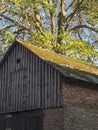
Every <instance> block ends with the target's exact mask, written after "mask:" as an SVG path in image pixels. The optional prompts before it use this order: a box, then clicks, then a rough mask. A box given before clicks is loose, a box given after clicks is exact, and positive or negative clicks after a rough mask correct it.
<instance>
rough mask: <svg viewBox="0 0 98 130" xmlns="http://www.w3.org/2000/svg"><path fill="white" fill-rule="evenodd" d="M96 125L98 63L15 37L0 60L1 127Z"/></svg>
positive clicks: (79, 129) (83, 129) (51, 129)
mask: <svg viewBox="0 0 98 130" xmlns="http://www.w3.org/2000/svg"><path fill="white" fill-rule="evenodd" d="M69 61H71V64H70V62H69ZM77 66H78V67H77ZM81 68H82V70H81ZM97 129H98V68H97V67H93V66H90V65H86V64H84V63H80V62H79V61H78V62H77V61H74V60H71V59H66V58H65V57H64V56H61V55H60V54H55V53H54V52H50V51H48V50H44V49H41V48H38V47H35V46H33V45H31V44H27V43H22V42H19V41H15V42H14V43H13V44H12V45H11V46H10V48H9V49H8V51H7V52H6V54H5V55H4V57H3V59H2V60H1V62H0V130H97Z"/></svg>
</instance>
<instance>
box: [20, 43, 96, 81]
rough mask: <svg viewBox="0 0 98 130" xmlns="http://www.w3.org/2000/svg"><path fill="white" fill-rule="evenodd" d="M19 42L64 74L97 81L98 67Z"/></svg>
mask: <svg viewBox="0 0 98 130" xmlns="http://www.w3.org/2000/svg"><path fill="white" fill-rule="evenodd" d="M19 43H20V44H21V45H23V46H25V47H26V48H27V49H29V50H30V51H32V52H33V53H35V54H36V55H38V56H39V57H40V58H41V59H43V60H45V61H46V62H49V64H52V66H54V67H55V68H56V69H58V70H59V71H60V72H61V73H62V74H63V75H64V76H68V77H72V78H75V79H80V80H84V81H88V82H93V83H98V67H95V66H93V65H89V64H86V63H84V62H81V61H77V60H73V59H71V58H66V57H65V56H64V55H61V54H58V53H55V52H52V51H49V50H47V49H42V48H39V47H37V46H34V45H31V44H28V43H22V42H19Z"/></svg>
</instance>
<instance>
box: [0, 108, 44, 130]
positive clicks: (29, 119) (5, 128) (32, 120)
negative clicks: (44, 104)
mask: <svg viewBox="0 0 98 130" xmlns="http://www.w3.org/2000/svg"><path fill="white" fill-rule="evenodd" d="M0 130H43V112H42V111H40V110H36V111H27V112H17V113H9V114H1V115H0Z"/></svg>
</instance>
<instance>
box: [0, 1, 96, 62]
mask: <svg viewBox="0 0 98 130" xmlns="http://www.w3.org/2000/svg"><path fill="white" fill-rule="evenodd" d="M97 37H98V0H7V1H6V0H2V1H1V2H0V40H1V42H0V43H1V44H2V43H5V46H7V45H9V44H11V43H12V41H14V40H15V39H19V40H22V41H28V42H30V43H32V44H34V45H37V46H40V47H43V48H48V49H50V50H52V51H56V52H58V53H62V54H64V55H66V56H68V57H73V58H78V59H81V60H84V61H87V62H89V63H94V62H95V61H96V60H97V55H98V54H97V52H95V49H94V47H92V46H90V44H91V42H94V41H96V40H97ZM2 41H3V42H2ZM89 43H90V44H89Z"/></svg>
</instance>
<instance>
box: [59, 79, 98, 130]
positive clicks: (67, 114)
mask: <svg viewBox="0 0 98 130" xmlns="http://www.w3.org/2000/svg"><path fill="white" fill-rule="evenodd" d="M62 96H63V115H64V116H63V118H64V130H98V89H95V88H94V86H90V84H86V83H82V82H78V81H69V82H66V81H65V82H63V85H62Z"/></svg>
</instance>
